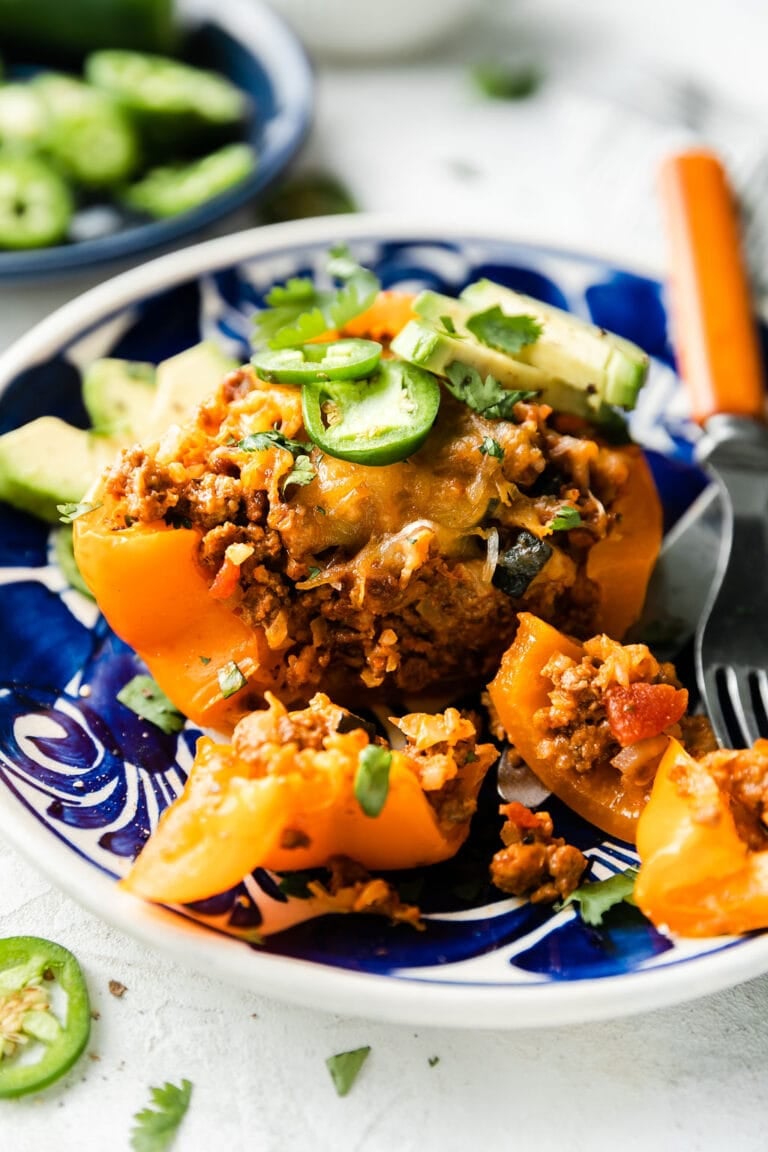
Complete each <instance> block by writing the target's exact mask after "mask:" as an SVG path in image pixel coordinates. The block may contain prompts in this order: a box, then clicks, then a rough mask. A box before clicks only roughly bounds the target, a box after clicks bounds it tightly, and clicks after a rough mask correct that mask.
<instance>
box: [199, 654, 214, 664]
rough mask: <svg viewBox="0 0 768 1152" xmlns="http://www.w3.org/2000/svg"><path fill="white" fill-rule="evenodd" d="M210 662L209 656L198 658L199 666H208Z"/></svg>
mask: <svg viewBox="0 0 768 1152" xmlns="http://www.w3.org/2000/svg"><path fill="white" fill-rule="evenodd" d="M210 662H211V658H210V656H201V657H200V663H201V664H210Z"/></svg>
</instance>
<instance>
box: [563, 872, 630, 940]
mask: <svg viewBox="0 0 768 1152" xmlns="http://www.w3.org/2000/svg"><path fill="white" fill-rule="evenodd" d="M636 878H637V868H627V870H626V872H617V873H616V875H615V876H609V877H608V879H607V880H593V881H592V883H587V884H582V886H581V888H577V889H576V890H575V892H571V894H570V896H569V897H568V898H567V899H566V900H564V901H563V903H562V904H561V905H560V907H561V908H565V906H566V904H571V903H577V904H578V905H579V912H580V913H581V918H582V920H583V921H584V923H585V924H590V925H592V926H596V925H598V924H602V922H603V916H604V915H605V913H606V912H607V911H608V909H609V908H613V907H614V905H615V904H621V902H622V901H624V902H625V903H627V904H634V903H635V900H634V897H633V892H634V888H635V880H636Z"/></svg>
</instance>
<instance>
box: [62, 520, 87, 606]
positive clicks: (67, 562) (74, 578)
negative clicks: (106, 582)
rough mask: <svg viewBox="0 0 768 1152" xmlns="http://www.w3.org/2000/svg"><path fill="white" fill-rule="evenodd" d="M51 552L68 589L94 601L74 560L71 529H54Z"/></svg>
mask: <svg viewBox="0 0 768 1152" xmlns="http://www.w3.org/2000/svg"><path fill="white" fill-rule="evenodd" d="M53 550H54V554H55V556H56V563H57V564H58V565H59V568H61V574H62V576H63V577H64V579H65V580H66V582H67V584H69V586H70V588H75V589H76V590H77V591H78V592H82V594H83V596H88V597H90V599H91V600H93V599H95V597H94V595H93V593H92V592H91V590H90V588H89V587H88V585H87V584H86V582H85V580H83V578H82V576H81V575H80V569H79V568H78V566H77V561H76V560H75V549H74V544H73V541H72V529H71V528H57V529H56V531H55V532H54V534H53Z"/></svg>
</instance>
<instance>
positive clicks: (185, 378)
mask: <svg viewBox="0 0 768 1152" xmlns="http://www.w3.org/2000/svg"><path fill="white" fill-rule="evenodd" d="M235 368H237V361H236V360H232V359H231V358H230V357H229V356H225V355H224V353H223V352H222V351H221V349H220V348H219V347H218V345H217V344H214V343H213V341H212V340H204V341H203V342H202V343H200V344H195V345H194V347H192V348H187V349H186V351H184V352H179V353H178V355H176V356H171V357H170V358H169V359H168V360H163V361H162V362H161V363H160V364H158V366H157V374H156V378H155V379H156V386H155V398H154V403H153V405H152V408H151V411H150V412H149V416H148V419H147V425H146V428H145V429H144V431H143V432H142V434H141V439H142V440H144V441H148V440H152V439H157V438H158V437H159V436H162V434H163V433H164V432H165V431H167V429H168V428H169V427H170V426H171V424H178V423H179V422H180V421H181V420H184V419H185V418H186V416H188V415H189V413H190V411H191V410H192V409H194V408H196V407H197V406H198V404H202V402H203V401H204V400H207V399H208V397H209V396H211V395H212V393H213V392H215V391H216V389H217V388H218V386H219V384H220V383H221V381H222V380H223V379H224V377H225V376H226V375H227V373H229V372H232V371H233V370H234V369H235Z"/></svg>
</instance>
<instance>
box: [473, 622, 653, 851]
mask: <svg viewBox="0 0 768 1152" xmlns="http://www.w3.org/2000/svg"><path fill="white" fill-rule="evenodd" d="M518 619H519V621H520V624H519V627H518V631H517V634H516V636H515V639H514V641H513V643H512V644H511V646H510V647H509V648H508V649H507V651H506V652H505V653H504V656H503V657H502V660H501V666H500V668H499V671H498V672H497V674H496V676H495V678H494V679H493V680H492V681H491V683H490V684H489V685H488V693H489V695H490V698H491V702H492V704H493V706H494V708H495V710H496V713H497V715H498V717H499V720H500V721H501V723H502V725H503V727H504V730H505V732H506V734H507V736H508V738H509V740H510V742H511V743H512V744H514V746H515V748H516V749H517V751H518V752H519V753H520V755H521V756H522V757H523V759H524V760H525V762H526V763H527V764H528V766H529V767H530V768H531V769H532V770H533V772H535V773H536V775H537V776H538V777H539V779H540V780H541V782H542V783H543V784H544V785H545V787H547V788H549V790H550V791H551V792H554V794H555V795H556V796H557V797H559V799H560V800H562V801H563V802H564V803H565V804H567V805H568V807H569V808H572V809H573V810H574V812H577V813H578V815H579V816H582V817H583V818H584V819H585V820H589V821H590V823H592V824H595V825H596V826H597V827H598V828H600V829H602V830H603V831H604V832H607V833H608V834H609V835H610V836H616V837H618V838H619V839H620V840H627V841H630V842H632V841H634V839H635V830H636V827H637V818H638V816H639V815H640V812H641V811H642V809H643V807H644V805H645V802H646V800H647V795H648V794H647V790H646V789H645V788H640V787H637V788H632V789H630V788H626V787H625V786H624V784H623V781H622V776H621V773H620V772H619V771H618V770H617V769H616V768H614V767H612V765H611V764H610V763H608V762H604V763H603V762H600V763H597V764H595V765H594V766H593V767H592V768H591V769H590V770H589V771H588V772H576V771H568V770H565V769H563V768H562V767H560V766H559V765H558V763H557V762H556V761H555V760H554V759H548V758H544V757H542V756H540V755H539V752H538V744H539V735H540V733H539V732H538V730H537V726H536V723H535V721H534V716H535V714H536V712H537V711H538V710H539V709H540V708H548V707H549V705H550V699H549V693H550V692H551V691H552V688H553V683H552V681H551V680H550V679H549V678H548V677H547V676H544V675H543V671H542V670H543V668H544V666H545V665H546V664H547V663H548V661H549V660H550V659H551V658H552V657H553V656H556V655H558V653H562V654H563V655H565V656H569V657H570V658H571V659H572V660H576V661H579V660H581V657H582V654H583V650H582V646H581V644H579V643H578V641H576V640H572V639H571V638H570V637H569V636H566V635H564V634H563V633H562V632H559V631H558V630H557V629H556V628H553V627H552V625H551V624H547V623H545V621H543V620H540V619H539V618H538V616H533V615H532V614H531V613H530V612H521V613H520V614H519V617H518Z"/></svg>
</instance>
